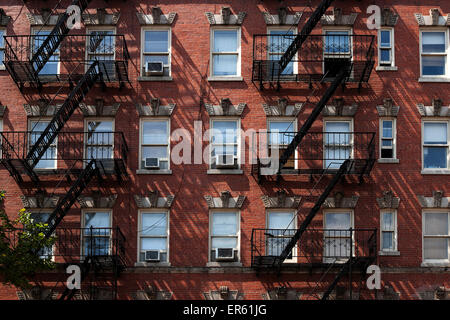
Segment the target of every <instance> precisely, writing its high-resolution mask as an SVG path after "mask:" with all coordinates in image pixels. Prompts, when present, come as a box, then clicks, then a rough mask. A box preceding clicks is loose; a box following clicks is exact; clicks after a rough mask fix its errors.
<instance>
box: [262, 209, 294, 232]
mask: <svg viewBox="0 0 450 320" xmlns="http://www.w3.org/2000/svg"><path fill="white" fill-rule="evenodd" d="M293 218H294V214H293V213H292V212H269V223H268V228H269V229H286V228H289V229H294V224H295V223H294V221H293Z"/></svg>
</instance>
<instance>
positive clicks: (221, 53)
mask: <svg viewBox="0 0 450 320" xmlns="http://www.w3.org/2000/svg"><path fill="white" fill-rule="evenodd" d="M211 33H212V44H211V46H212V52H211V55H212V57H211V61H212V71H211V74H212V76H213V77H214V76H216V77H217V76H218V77H223V76H225V77H230V76H240V75H241V66H240V60H241V57H240V51H241V44H240V42H241V35H240V29H213V30H212V31H211Z"/></svg>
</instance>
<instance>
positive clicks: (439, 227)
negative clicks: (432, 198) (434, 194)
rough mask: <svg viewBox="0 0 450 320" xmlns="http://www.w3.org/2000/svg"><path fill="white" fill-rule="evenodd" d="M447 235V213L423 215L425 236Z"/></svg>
mask: <svg viewBox="0 0 450 320" xmlns="http://www.w3.org/2000/svg"><path fill="white" fill-rule="evenodd" d="M448 234H449V233H448V213H446V212H442V213H440V212H436V213H425V235H428V236H430V235H448Z"/></svg>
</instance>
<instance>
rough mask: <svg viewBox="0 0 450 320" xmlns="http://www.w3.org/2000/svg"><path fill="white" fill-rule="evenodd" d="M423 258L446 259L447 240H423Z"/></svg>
mask: <svg viewBox="0 0 450 320" xmlns="http://www.w3.org/2000/svg"><path fill="white" fill-rule="evenodd" d="M423 256H424V258H425V259H448V239H445V238H425V239H423Z"/></svg>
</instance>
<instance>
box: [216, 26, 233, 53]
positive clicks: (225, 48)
mask: <svg viewBox="0 0 450 320" xmlns="http://www.w3.org/2000/svg"><path fill="white" fill-rule="evenodd" d="M237 35H238V32H237V30H214V52H236V51H237V50H238V39H237Z"/></svg>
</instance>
